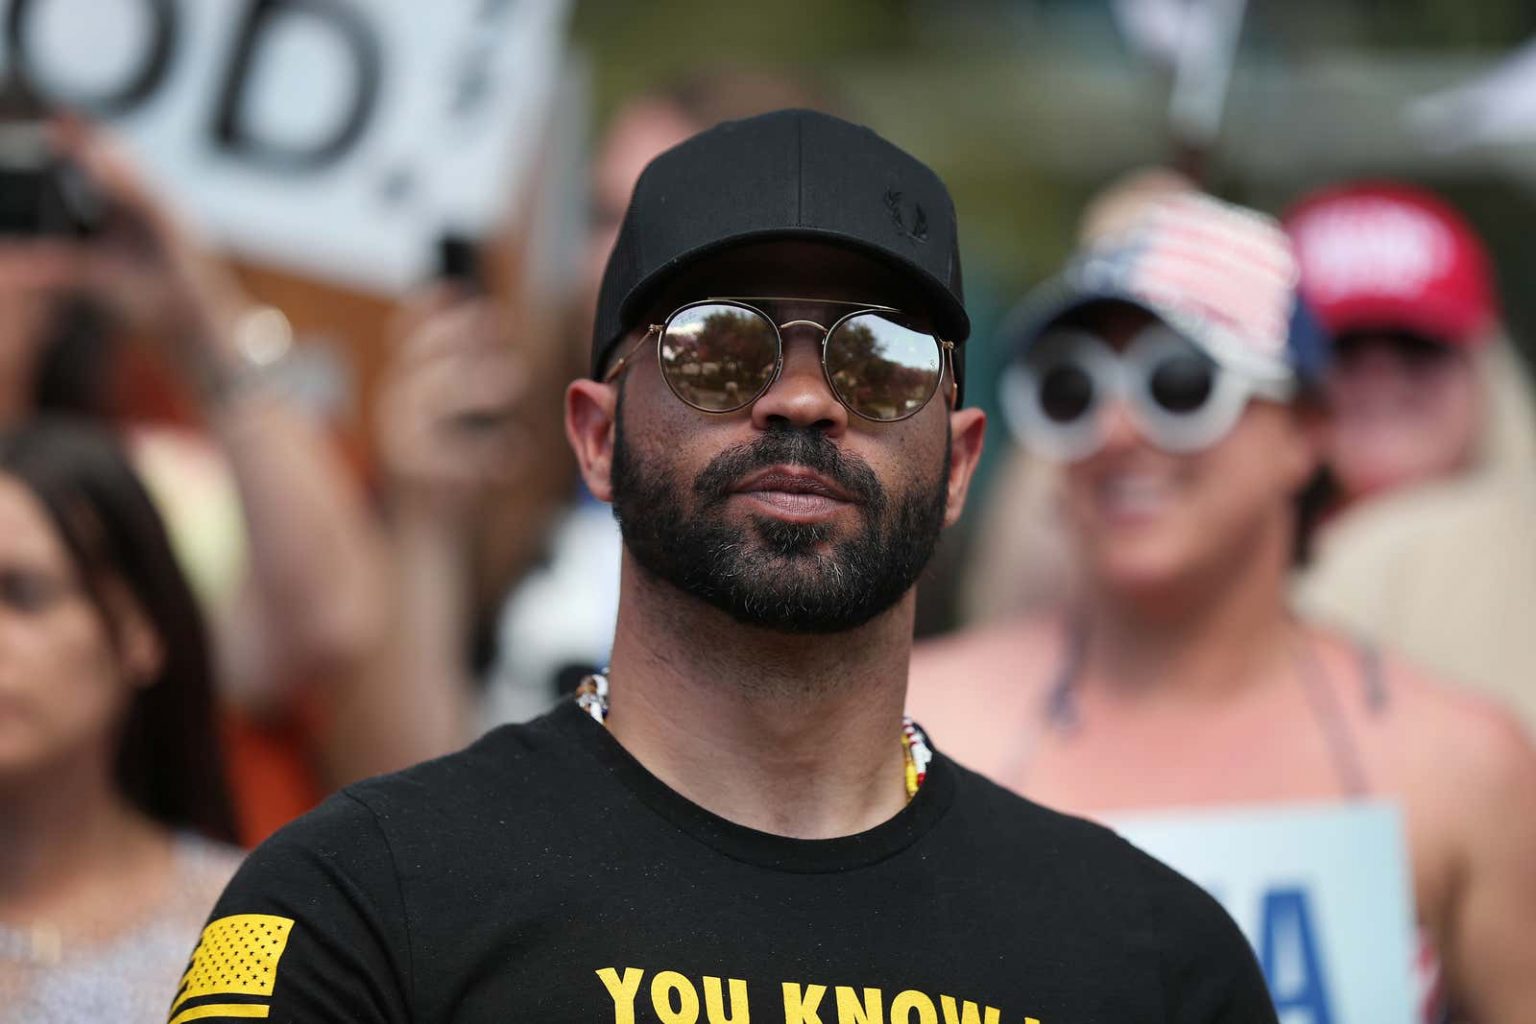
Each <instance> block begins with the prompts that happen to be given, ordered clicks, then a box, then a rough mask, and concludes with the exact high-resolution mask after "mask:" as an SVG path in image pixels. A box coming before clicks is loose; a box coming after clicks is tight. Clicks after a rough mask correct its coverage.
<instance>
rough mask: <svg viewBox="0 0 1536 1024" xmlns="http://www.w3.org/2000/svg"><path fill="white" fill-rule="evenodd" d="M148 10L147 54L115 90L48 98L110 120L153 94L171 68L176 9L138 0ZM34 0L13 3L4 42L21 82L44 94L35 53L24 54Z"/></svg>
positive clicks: (162, 1) (168, 3) (161, 1)
mask: <svg viewBox="0 0 1536 1024" xmlns="http://www.w3.org/2000/svg"><path fill="white" fill-rule="evenodd" d="M140 2H141V3H144V4H146V5H147V6H148V8H149V16H150V19H151V20H152V21H153V22H154V23H155V27H154V30H153V31H152V32H151V34H150V42H149V52H148V53H146V54H145V55H144V60H143V61H142V62H141V63H140V64H139V68H138V70H137V71H136V72H135V73H134V74H132V75H130V76H128V79H127V81H125V82H124V83H123V84H122V85H120V86H118V87H117V88H116V89H113V90H110V91H108V92H104V93H100V94H98V95H94V96H90V95H83V94H80V93H69V94H67V95H64V96H58V95H51V96H49V99H52V100H55V101H57V102H62V103H65V104H68V105H69V106H72V107H79V108H80V109H82V110H84V111H86V112H88V113H91V114H95V115H96V116H97V117H112V116H116V115H121V114H126V113H128V112H129V111H130V110H132V109H133V108H134V107H137V106H138V105H139V104H140V103H143V102H144V101H145V100H147V99H149V97H150V96H152V95H154V92H155V90H156V89H158V88H160V83H161V82H162V81H164V80H165V75H166V72H168V71H169V70H170V69H171V55H172V54H173V53H174V52H175V51H176V29H177V22H176V8H175V5H174V3H173V0H140ZM40 6H41V4H39V3H37V2H35V0H12V2H11V10H10V16H9V17H7V18H6V20H5V40H6V43H7V45H8V46H9V48H10V51H11V61H12V63H13V65H14V66H15V68H16V71H17V74H19V75H20V76H21V78H22V80H23V81H25V82H26V83H27V85H29V86H30V87H31V88H33V89H35V90H37V91H38V92H39V93H45V92H47V88H46V83H44V82H43V81H42V80H41V79H42V77H43V76H40V75H39V74H38V70H39V69H38V67H37V65H36V63H35V61H34V56H35V55H34V54H31V53H29V52H28V51H27V25H28V24H29V21H28V19H29V18H31V16H32V14H33V13H34V12H35V11H36V10H37V8H38V7H40Z"/></svg>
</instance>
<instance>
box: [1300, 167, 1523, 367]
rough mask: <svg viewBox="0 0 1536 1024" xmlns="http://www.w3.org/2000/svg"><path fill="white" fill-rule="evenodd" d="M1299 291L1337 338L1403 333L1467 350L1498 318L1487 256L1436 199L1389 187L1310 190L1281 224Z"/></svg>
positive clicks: (1380, 184) (1424, 192) (1467, 226)
mask: <svg viewBox="0 0 1536 1024" xmlns="http://www.w3.org/2000/svg"><path fill="white" fill-rule="evenodd" d="M1285 227H1286V230H1287V231H1288V232H1289V233H1290V235H1291V241H1292V243H1293V244H1294V245H1295V248H1296V255H1297V259H1298V261H1299V262H1300V264H1301V293H1302V295H1303V297H1304V298H1305V299H1306V301H1307V302H1308V304H1309V305H1310V306H1311V307H1312V309H1313V310H1314V311H1315V312H1316V313H1317V316H1318V318H1319V319H1320V320H1321V321H1322V323H1323V326H1324V327H1325V328H1326V329H1327V330H1328V332H1329V333H1330V334H1332V335H1333V336H1335V337H1337V336H1339V335H1341V334H1348V333H1352V332H1357V331H1408V332H1411V333H1413V334H1417V335H1421V336H1423V337H1425V338H1428V339H1430V340H1433V341H1440V342H1444V343H1446V344H1449V345H1457V346H1461V347H1466V348H1475V347H1480V346H1481V345H1483V344H1485V343H1486V342H1487V341H1488V339H1489V337H1490V335H1491V329H1492V327H1493V325H1494V323H1495V322H1496V321H1497V320H1498V318H1499V311H1498V299H1497V298H1496V297H1495V295H1494V288H1493V271H1492V265H1491V262H1490V260H1489V258H1488V251H1487V249H1485V248H1484V247H1483V243H1482V240H1481V239H1480V238H1478V236H1477V234H1476V233H1475V232H1474V231H1473V230H1472V226H1471V225H1470V224H1468V223H1467V222H1466V220H1465V219H1464V218H1463V217H1462V216H1461V214H1459V213H1458V212H1456V210H1455V209H1454V208H1452V207H1451V205H1450V204H1449V203H1447V202H1445V200H1443V199H1441V198H1440V197H1439V196H1436V195H1435V194H1434V193H1432V192H1429V191H1427V190H1425V189H1422V188H1417V187H1414V186H1412V185H1402V184H1396V183H1393V182H1353V183H1350V184H1345V185H1337V186H1333V187H1330V188H1326V189H1322V190H1320V191H1317V192H1313V193H1312V194H1311V195H1309V196H1307V197H1305V198H1304V199H1303V200H1302V201H1301V202H1300V203H1298V204H1297V205H1296V206H1295V207H1293V208H1292V209H1291V211H1290V212H1289V213H1288V214H1287V215H1286V217H1285Z"/></svg>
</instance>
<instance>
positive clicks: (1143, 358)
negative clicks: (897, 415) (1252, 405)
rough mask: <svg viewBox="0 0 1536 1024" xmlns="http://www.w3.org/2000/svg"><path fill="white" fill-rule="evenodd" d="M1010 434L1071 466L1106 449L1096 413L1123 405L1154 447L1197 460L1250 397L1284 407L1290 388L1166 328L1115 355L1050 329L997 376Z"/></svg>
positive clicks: (1074, 334)
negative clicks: (1193, 454)
mask: <svg viewBox="0 0 1536 1024" xmlns="http://www.w3.org/2000/svg"><path fill="white" fill-rule="evenodd" d="M1001 390H1002V397H1003V405H1004V410H1005V412H1006V413H1007V417H1008V421H1009V426H1010V427H1011V428H1012V429H1013V432H1014V434H1015V436H1016V437H1018V438H1019V439H1020V441H1021V442H1023V443H1024V444H1025V445H1026V446H1027V447H1029V448H1030V449H1032V450H1034V451H1036V452H1038V453H1039V454H1041V455H1044V456H1046V457H1047V458H1051V459H1056V460H1059V461H1063V462H1074V461H1077V460H1079V459H1084V458H1087V457H1088V456H1089V455H1092V454H1093V453H1094V452H1096V451H1098V450H1099V448H1100V447H1101V446H1102V445H1103V443H1104V438H1105V434H1104V427H1103V417H1102V416H1101V415H1100V412H1101V410H1102V409H1103V407H1104V406H1105V405H1106V404H1107V403H1108V402H1109V401H1111V400H1112V399H1116V398H1118V399H1120V400H1121V401H1123V402H1124V403H1125V405H1126V407H1127V409H1128V411H1129V412H1130V415H1131V417H1132V419H1133V420H1135V422H1136V425H1137V427H1138V428H1139V429H1140V430H1141V432H1142V434H1143V435H1144V436H1145V437H1146V438H1147V440H1149V441H1151V442H1152V443H1153V444H1154V445H1156V446H1157V447H1159V448H1161V449H1163V450H1165V451H1169V452H1175V453H1181V452H1195V451H1200V450H1202V449H1205V448H1209V447H1210V446H1212V445H1214V444H1215V443H1216V442H1217V441H1220V440H1221V439H1222V438H1223V437H1225V436H1226V435H1227V433H1228V432H1229V431H1231V429H1232V428H1233V426H1235V425H1236V423H1237V420H1238V417H1239V416H1240V415H1242V411H1243V409H1244V407H1245V406H1246V405H1247V403H1248V401H1249V399H1251V398H1256V397H1257V398H1267V399H1270V400H1273V401H1277V402H1286V401H1290V400H1291V398H1293V397H1294V395H1295V385H1294V383H1293V382H1292V381H1289V380H1278V379H1277V380H1264V379H1260V378H1256V377H1252V376H1249V375H1247V374H1242V373H1239V372H1237V371H1235V370H1233V369H1231V368H1230V367H1227V366H1223V365H1222V364H1221V363H1219V362H1217V361H1216V360H1215V359H1212V358H1211V357H1210V356H1209V355H1207V354H1206V353H1205V352H1204V351H1203V350H1202V349H1201V348H1200V347H1199V346H1197V345H1196V344H1195V343H1194V342H1192V341H1190V340H1189V339H1188V338H1186V337H1184V336H1183V335H1182V334H1180V333H1178V332H1177V331H1175V330H1174V329H1173V328H1171V327H1168V326H1167V325H1165V324H1161V323H1154V324H1151V325H1149V326H1148V327H1146V328H1144V329H1143V330H1142V331H1141V332H1140V333H1138V334H1137V335H1136V336H1135V338H1133V339H1132V340H1131V342H1130V344H1128V345H1127V346H1126V347H1125V349H1124V350H1123V351H1120V352H1116V351H1115V349H1114V347H1113V346H1111V345H1110V344H1109V343H1108V342H1106V341H1104V340H1103V339H1102V338H1100V337H1098V336H1097V335H1095V334H1091V333H1089V332H1087V331H1082V330H1073V329H1065V328H1063V329H1057V330H1052V331H1048V332H1046V333H1045V334H1044V335H1042V336H1041V338H1040V339H1039V341H1037V342H1036V343H1035V344H1034V345H1033V346H1031V348H1030V350H1029V353H1028V354H1027V355H1026V356H1025V357H1024V358H1023V359H1022V360H1020V361H1018V362H1015V363H1014V364H1012V365H1011V366H1009V367H1008V368H1007V369H1006V370H1004V372H1003V377H1002V382H1001Z"/></svg>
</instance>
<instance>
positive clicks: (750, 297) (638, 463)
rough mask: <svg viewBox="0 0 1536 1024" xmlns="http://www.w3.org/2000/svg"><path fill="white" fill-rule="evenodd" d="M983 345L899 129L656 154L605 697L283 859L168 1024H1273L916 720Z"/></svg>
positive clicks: (621, 453)
mask: <svg viewBox="0 0 1536 1024" xmlns="http://www.w3.org/2000/svg"><path fill="white" fill-rule="evenodd" d="M967 331H968V323H967V320H966V315H965V311H964V308H963V306H962V302H961V294H960V270H959V260H958V256H957V248H956V233H955V220H954V212H953V209H952V206H951V203H950V200H949V196H948V194H947V192H946V191H945V189H944V186H943V185H942V183H940V182H939V180H938V179H937V178H936V177H935V176H934V175H933V173H932V172H931V171H930V170H928V168H926V167H925V166H923V165H922V164H920V163H918V162H917V161H916V160H914V159H913V158H912V157H910V156H908V155H907V154H905V153H903V152H902V151H900V150H898V149H896V148H895V147H893V146H891V145H890V144H889V143H887V142H885V141H883V140H882V139H880V138H879V137H878V136H876V135H874V134H873V133H872V132H869V131H868V130H866V129H863V128H858V127H855V126H853V125H850V124H846V123H844V122H842V121H838V120H836V119H833V118H830V117H826V116H824V115H818V114H812V113H807V112H804V111H785V112H779V113H775V114H769V115H765V116H763V117H759V118H753V119H750V120H746V121H739V122H733V123H729V124H726V125H723V126H721V127H719V128H716V129H712V130H710V131H708V132H705V133H703V134H701V135H698V136H696V137H694V138H693V139H691V140H689V141H688V142H685V143H683V144H682V145H680V146H678V147H676V148H675V149H672V150H670V151H668V152H667V153H664V154H663V155H662V156H660V157H658V158H657V159H656V160H655V161H654V162H653V163H652V164H651V166H650V167H649V168H648V169H647V171H646V173H645V175H644V176H643V177H642V178H641V180H640V182H639V185H638V186H637V188H636V190H635V195H634V198H633V200H632V202H631V204H630V208H629V211H628V214H627V216H626V219H625V223H624V226H623V228H622V230H621V232H620V236H619V240H618V243H617V245H616V247H615V250H614V253H613V257H612V259H611V260H610V262H609V265H608V271H607V276H606V279H605V281H604V286H603V289H602V296H601V300H600V309H599V313H598V317H597V325H596V330H595V336H594V348H593V364H592V378H591V379H588V380H581V381H577V382H575V383H574V384H572V385H571V386H570V389H569V391H568V393H567V401H566V428H567V433H568V435H569V437H570V440H571V444H572V446H573V448H574V449H575V451H576V454H577V456H578V459H579V461H580V464H581V470H582V473H583V475H584V476H585V479H586V481H587V484H588V486H589V487H590V488H591V489H592V492H593V493H594V494H596V495H597V496H599V497H601V498H604V499H607V500H611V501H612V502H613V504H614V508H615V513H616V514H617V516H618V518H619V521H620V523H621V525H622V528H623V535H624V547H625V552H624V564H623V584H622V599H621V609H620V614H619V625H618V631H617V636H616V639H615V644H614V655H613V662H612V666H611V668H610V669H609V670H608V671H606V672H605V673H604V674H602V675H599V676H594V677H591V678H589V679H588V680H587V681H586V682H585V683H584V684H583V686H582V688H581V691H580V693H579V695H578V698H577V699H576V700H574V701H573V702H571V703H570V704H568V705H566V706H563V707H561V708H560V709H558V710H556V711H555V712H553V713H551V714H550V715H548V716H546V717H544V718H542V719H539V720H537V721H535V722H532V723H530V724H528V725H525V726H509V727H505V728H502V729H499V730H497V731H495V732H493V733H491V734H490V735H488V736H487V737H485V738H484V739H482V740H481V741H480V742H479V743H477V744H475V745H474V746H472V747H470V748H469V749H468V750H466V751H464V752H462V753H459V754H456V755H453V756H450V757H447V758H444V759H441V760H439V761H434V762H429V763H428V764H425V765H422V766H419V767H417V768H415V769H412V770H410V771H407V772H404V773H402V774H399V775H395V776H389V777H385V778H382V779H377V780H373V781H370V782H365V783H362V784H359V785H357V786H353V787H351V788H349V789H348V790H346V791H345V792H343V793H342V794H340V795H338V796H336V797H334V798H332V799H331V800H330V801H328V802H327V803H326V804H325V805H324V806H323V807H321V808H320V809H319V810H318V811H316V812H314V813H313V814H311V815H309V816H308V817H306V818H304V819H301V820H300V821H299V822H297V823H296V824H294V825H292V826H290V827H289V828H287V829H286V830H284V831H283V832H281V833H279V834H278V835H277V836H276V837H274V838H273V839H271V840H269V841H268V842H267V843H266V844H265V845H263V846H262V847H261V848H260V849H259V850H257V851H256V852H255V853H254V854H252V856H251V858H250V860H249V861H248V863H247V865H246V866H245V868H244V869H242V871H241V873H240V874H239V875H238V876H237V877H236V879H235V880H234V881H233V882H232V883H231V885H230V887H229V889H228V891H227V892H226V893H225V895H224V897H223V899H222V900H221V901H220V903H219V906H218V908H217V910H216V911H215V913H214V916H213V920H212V921H211V923H210V924H209V925H208V928H207V929H206V931H205V932H204V935H203V938H202V941H201V943H200V944H199V945H198V948H197V950H196V952H195V954H194V956H193V961H192V965H191V967H190V968H189V970H188V972H187V974H186V976H185V978H184V979H183V982H182V985H181V987H180V989H179V990H178V992H177V994H176V996H175V1000H174V1003H173V1005H172V1007H171V1012H170V1019H171V1021H173V1022H176V1024H181V1022H183V1021H192V1020H203V1021H229V1020H237V1019H244V1018H250V1017H258V1016H261V1017H267V1016H270V1018H271V1019H272V1020H279V1021H304V1022H312V1021H325V1022H338V1024H339V1022H343V1021H344V1022H347V1024H358V1022H369V1024H371V1022H391V1024H393V1022H406V1021H410V1022H428V1021H431V1022H438V1021H463V1022H475V1024H479V1022H487V1024H489V1022H492V1021H495V1022H498V1024H500V1022H506V1021H530V1022H531V1021H537V1022H539V1024H578V1022H579V1024H592V1022H607V1021H612V1022H613V1024H636V1022H652V1024H655V1022H659V1024H696V1022H707V1024H750V1021H752V1020H756V1021H758V1022H759V1024H765V1022H777V1021H780V1020H782V1021H784V1022H785V1024H872V1022H879V1024H939V1022H940V1021H942V1022H944V1024H1003V1022H1007V1024H1029V1022H1034V1024H1074V1022H1087V1021H1105V1022H1110V1021H1113V1022H1115V1024H1137V1022H1180V1024H1197V1022H1198V1024H1214V1022H1221V1024H1255V1022H1257V1024H1263V1022H1272V1021H1273V1020H1274V1013H1273V1010H1272V1009H1271V1007H1270V1004H1269V1001H1268V997H1267V995H1266V993H1265V991H1264V983H1263V980H1262V978H1261V977H1260V975H1259V972H1258V969H1257V967H1256V965H1255V964H1254V963H1253V960H1252V958H1251V955H1250V954H1249V953H1248V952H1247V947H1246V945H1245V944H1244V942H1243V940H1242V938H1241V936H1240V935H1239V934H1238V933H1237V931H1236V929H1235V928H1234V927H1233V925H1232V924H1231V922H1230V921H1229V920H1228V919H1227V918H1226V917H1225V916H1224V915H1223V913H1222V912H1221V911H1220V910H1219V909H1218V908H1217V906H1216V905H1215V904H1214V903H1213V902H1212V901H1211V900H1210V899H1209V898H1208V897H1206V896H1204V895H1203V894H1202V893H1200V892H1199V891H1198V890H1197V889H1196V888H1195V887H1194V886H1192V885H1191V884H1189V883H1188V882H1186V881H1185V880H1183V879H1182V878H1180V877H1178V876H1177V875H1175V874H1174V873H1173V872H1172V871H1170V870H1168V869H1166V868H1164V867H1162V866H1161V865H1159V864H1157V863H1156V862H1155V861H1152V860H1151V859H1150V858H1147V857H1145V856H1144V855H1142V854H1140V853H1138V852H1136V851H1135V850H1133V849H1132V848H1131V847H1130V846H1128V845H1127V844H1125V843H1124V842H1122V841H1121V840H1119V839H1118V838H1116V837H1115V836H1114V835H1113V834H1112V833H1110V832H1108V831H1106V830H1104V829H1101V828H1098V827H1096V826H1093V825H1090V824H1087V823H1085V822H1082V821H1078V820H1075V819H1071V818H1067V817H1063V816H1061V815H1058V814H1055V813H1052V812H1050V811H1047V810H1044V809H1043V808H1040V807H1037V806H1035V805H1033V804H1030V803H1028V802H1026V801H1024V800H1022V799H1019V798H1017V797H1013V796H1010V795H1008V794H1006V793H1004V792H1003V791H1002V790H1001V789H999V788H997V787H995V786H993V785H991V784H990V783H987V782H985V781H984V780H982V779H981V778H980V777H979V776H976V775H974V774H971V773H970V772H967V771H965V770H964V769H961V768H959V767H958V766H956V765H955V764H953V763H952V762H950V761H949V760H947V759H946V758H944V757H943V756H942V755H939V754H935V753H933V752H932V750H931V749H930V748H929V747H928V745H927V742H926V739H925V738H924V737H923V735H922V733H921V731H920V730H919V729H918V728H917V726H916V725H915V724H913V723H911V722H908V721H904V720H903V718H902V705H903V699H904V695H905V690H906V678H907V659H908V653H909V649H910V646H911V635H912V610H913V596H912V587H913V583H914V581H915V580H916V578H917V576H918V574H919V572H920V571H921V570H922V567H923V565H924V563H925V562H926V560H927V559H928V556H929V555H930V553H931V552H932V549H933V545H934V543H935V541H936V540H937V537H938V534H939V532H940V530H941V529H942V528H943V527H944V526H945V525H947V524H948V523H950V522H953V521H954V520H955V519H956V518H957V517H958V516H959V514H960V510H961V506H962V505H963V503H964V499H965V493H966V486H967V483H968V481H969V478H970V474H971V470H972V469H973V467H974V466H975V462H976V458H977V455H978V454H979V452H980V450H981V439H982V431H983V417H982V415H981V413H979V412H977V411H976V410H971V409H964V408H961V407H960V395H961V391H960V376H961V372H962V363H961V361H960V360H959V359H958V354H959V352H958V349H957V348H956V347H955V346H956V344H957V343H959V342H961V341H963V340H964V338H965V336H966V333H967Z"/></svg>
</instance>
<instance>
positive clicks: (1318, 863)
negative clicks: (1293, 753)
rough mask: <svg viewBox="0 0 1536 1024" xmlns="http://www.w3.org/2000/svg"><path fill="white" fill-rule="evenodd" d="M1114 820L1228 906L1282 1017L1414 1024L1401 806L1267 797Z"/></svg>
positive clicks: (1312, 1022)
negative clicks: (1273, 801)
mask: <svg viewBox="0 0 1536 1024" xmlns="http://www.w3.org/2000/svg"><path fill="white" fill-rule="evenodd" d="M1109 824H1110V825H1111V826H1113V827H1114V829H1115V830H1116V831H1117V832H1119V833H1120V834H1121V835H1122V836H1124V837H1125V838H1126V839H1127V840H1129V841H1130V842H1132V843H1134V844H1135V845H1137V846H1139V847H1141V848H1142V849H1143V850H1145V851H1147V852H1148V853H1150V854H1152V855H1153V856H1155V857H1157V858H1158V859H1159V860H1161V861H1163V862H1164V863H1165V864H1168V865H1169V866H1170V867H1172V868H1174V869H1175V870H1177V871H1178V872H1179V873H1181V874H1183V875H1185V876H1186V877H1188V878H1189V879H1190V880H1191V881H1193V882H1196V883H1198V884H1199V885H1201V886H1203V887H1204V888H1205V889H1206V891H1208V892H1210V893H1211V895H1213V896H1215V897H1216V899H1217V900H1218V901H1220V903H1221V904H1222V906H1224V907H1225V908H1226V909H1227V912H1228V913H1229V914H1231V915H1232V918H1233V920H1235V921H1236V922H1237V925H1238V927H1239V928H1241V929H1242V930H1243V934H1244V935H1246V936H1247V937H1248V940H1249V941H1250V942H1251V943H1252V944H1253V948H1254V950H1255V952H1256V953H1257V954H1258V958H1259V963H1260V965H1261V966H1262V967H1263V968H1264V974H1265V976H1266V977H1267V978H1268V980H1269V987H1270V993H1271V994H1272V995H1273V996H1274V999H1275V1006H1276V1009H1278V1010H1279V1012H1280V1021H1281V1024H1415V1021H1416V1016H1415V1014H1416V1010H1415V1006H1414V1004H1415V1000H1416V994H1415V985H1416V982H1415V978H1414V960H1415V955H1416V953H1417V948H1416V945H1417V942H1416V938H1415V935H1416V929H1415V923H1414V914H1413V889H1412V883H1411V881H1410V876H1409V871H1408V856H1407V846H1406V842H1405V840H1404V837H1403V827H1402V820H1401V815H1400V813H1399V811H1398V809H1397V808H1396V807H1394V806H1391V805H1388V804H1381V803H1367V802H1358V803H1348V804H1318V805H1299V804H1298V805H1278V806H1277V805H1266V806H1255V807H1251V808H1238V809H1220V810H1209V811H1207V810H1189V811H1181V812H1178V813H1156V814H1137V815H1125V816H1120V815H1117V816H1115V817H1114V818H1113V819H1112V820H1111V821H1110V822H1109Z"/></svg>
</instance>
